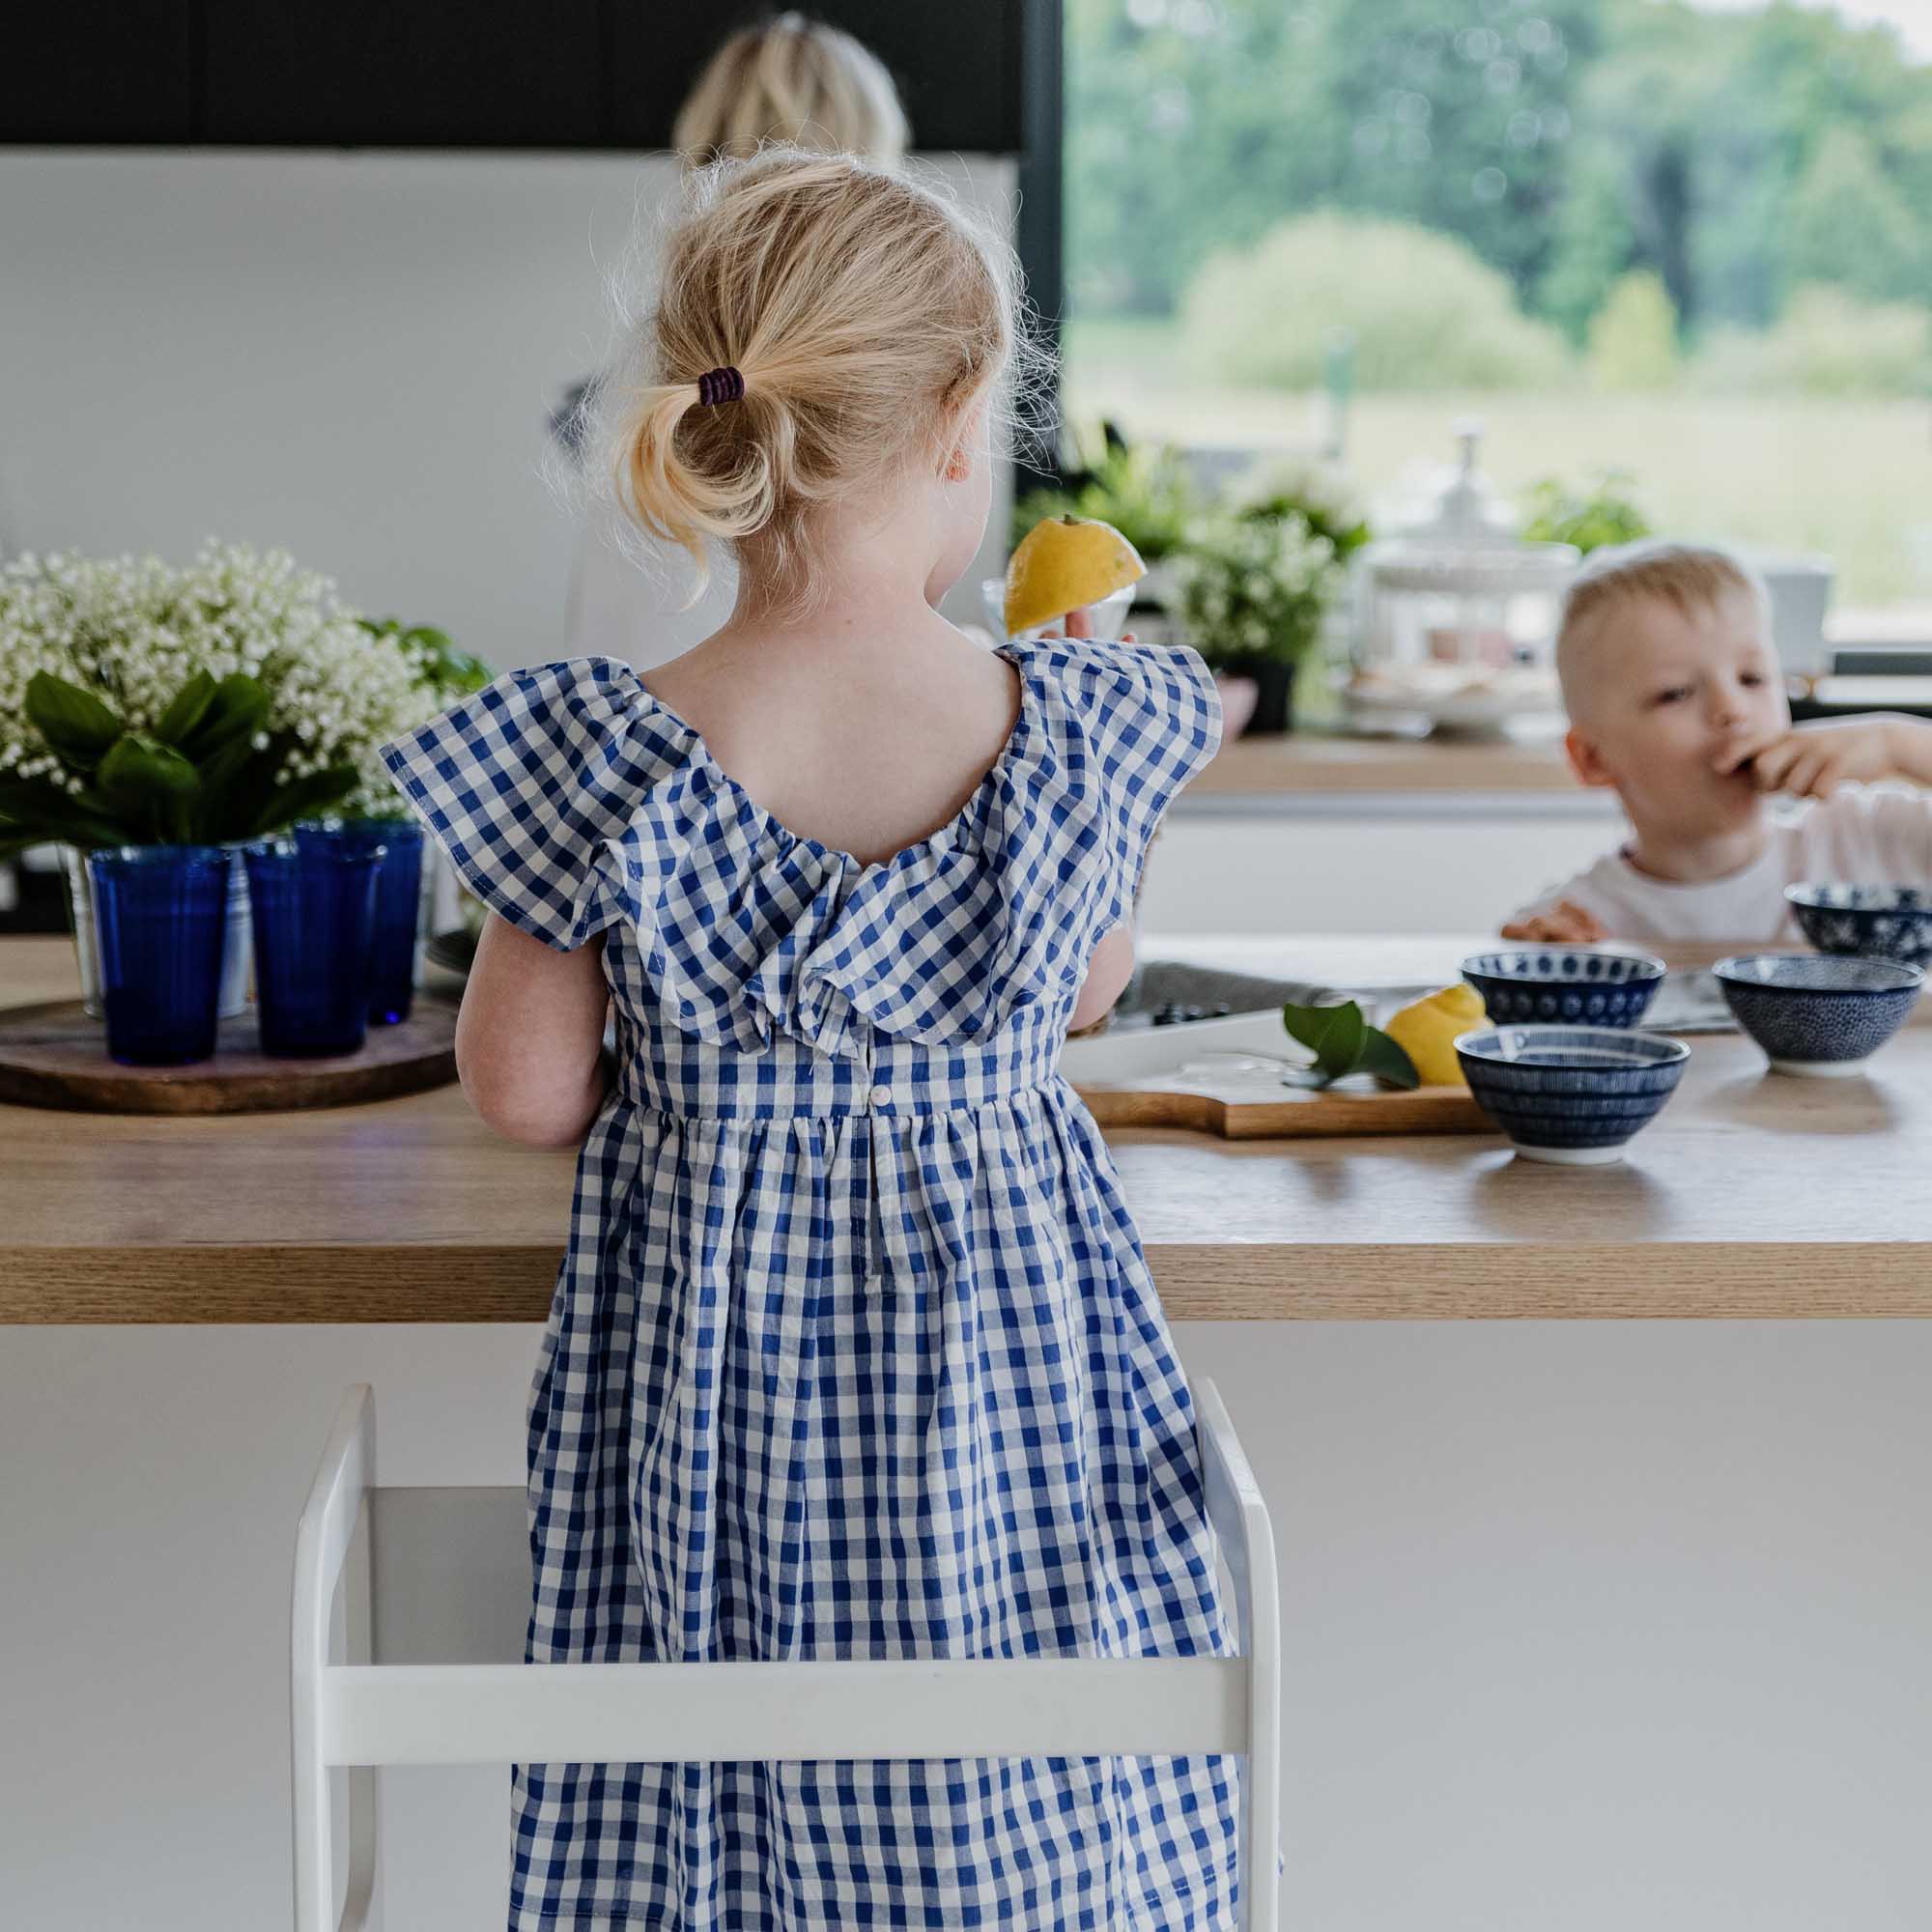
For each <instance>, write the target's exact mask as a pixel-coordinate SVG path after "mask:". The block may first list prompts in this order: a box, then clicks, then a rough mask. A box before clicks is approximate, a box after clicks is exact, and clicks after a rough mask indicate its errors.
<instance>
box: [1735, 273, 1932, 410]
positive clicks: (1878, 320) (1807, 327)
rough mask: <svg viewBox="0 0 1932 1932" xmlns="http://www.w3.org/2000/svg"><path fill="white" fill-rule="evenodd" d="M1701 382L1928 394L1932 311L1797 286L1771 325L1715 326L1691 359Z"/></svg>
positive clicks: (1752, 388)
mask: <svg viewBox="0 0 1932 1932" xmlns="http://www.w3.org/2000/svg"><path fill="white" fill-rule="evenodd" d="M1696 376H1697V382H1698V384H1699V386H1700V387H1702V388H1705V389H1709V390H1717V391H1723V390H1735V391H1739V392H1744V393H1753V392H1755V393H1762V392H1763V391H1765V390H1777V391H1781V392H1784V393H1787V394H1797V395H1814V396H1896V395H1925V394H1927V393H1932V311H1929V310H1927V309H1926V308H1925V307H1924V306H1923V304H1921V303H1918V302H1878V303H1873V302H1861V301H1860V300H1859V299H1858V298H1856V297H1854V296H1849V295H1847V294H1846V293H1845V292H1844V290H1842V289H1835V288H1827V287H1822V286H1817V285H1813V286H1811V287H1807V288H1801V289H1799V290H1797V291H1796V292H1795V293H1794V294H1793V296H1792V298H1791V301H1790V304H1789V306H1788V307H1787V308H1786V309H1785V312H1784V316H1783V318H1782V320H1781V321H1779V322H1778V323H1777V324H1776V326H1775V327H1772V328H1769V329H1764V330H1757V329H1717V330H1714V331H1713V332H1712V334H1711V336H1710V338H1709V339H1708V341H1707V342H1706V344H1705V348H1704V352H1703V354H1702V355H1700V356H1699V357H1698V360H1697V363H1696Z"/></svg>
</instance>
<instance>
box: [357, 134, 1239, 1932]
mask: <svg viewBox="0 0 1932 1932" xmlns="http://www.w3.org/2000/svg"><path fill="white" fill-rule="evenodd" d="M1014 279H1015V278H1014V271H1013V268H1012V265H1011V261H1010V257H1009V252H1008V250H1007V249H1006V248H1005V246H1004V244H1002V243H1000V242H997V241H993V240H990V239H988V238H987V237H985V236H983V235H981V234H980V233H979V232H977V230H975V229H974V228H973V227H972V226H970V225H969V224H968V223H967V222H966V221H965V220H964V219H962V217H961V216H960V215H959V214H957V213H955V212H954V210H953V209H952V206H951V205H950V204H949V203H948V202H946V201H945V200H943V199H941V198H940V197H939V196H938V195H937V194H935V193H934V192H931V191H929V190H927V189H925V188H923V187H922V186H920V185H917V184H916V183H915V182H913V181H910V180H908V179H906V178H905V177H904V176H901V175H898V174H895V173H888V172H882V171H880V170H878V169H876V168H874V167H872V166H870V165H868V164H867V163H865V162H862V161H860V160H857V159H855V158H853V157H851V156H836V157H835V156H808V155H805V154H802V153H800V152H798V151H796V150H776V151H771V152H767V153H765V154H762V155H760V156H754V157H753V158H752V159H750V160H747V161H725V162H722V163H720V164H719V165H718V166H717V167H715V168H712V169H709V170H707V171H705V172H703V173H702V174H700V175H698V176H697V177H696V179H695V184H694V205H693V207H692V210H691V212H690V213H689V215H688V217H687V218H686V219H685V221H684V222H683V224H682V225H681V226H680V227H679V228H678V229H677V230H676V232H675V233H674V234H673V236H672V238H671V241H670V244H669V250H668V261H667V264H666V269H665V274H664V278H663V283H662V287H663V291H664V293H663V296H662V300H661V306H660V309H659V311H658V313H657V314H656V316H655V317H654V318H653V319H652V322H651V324H650V341H651V345H652V350H653V357H654V361H655V366H656V374H657V377H658V380H657V381H656V382H655V383H652V384H645V385H643V386H641V387H640V388H639V391H638V393H637V394H636V395H635V397H634V398H633V404H632V408H631V410H630V412H629V414H628V417H627V418H626V419H625V422H624V425H623V428H622V430H621V433H620V435H619V437H618V440H617V445H616V449H615V456H614V462H615V469H616V473H617V476H618V479H619V482H620V484H621V490H622V495H623V497H624V500H625V502H626V504H627V506H628V508H629V509H630V510H631V512H632V513H633V514H634V515H635V516H636V517H637V518H638V519H639V522H640V523H641V524H642V525H643V526H645V527H647V528H648V529H650V530H652V531H653V532H655V533H656V534H658V535H659V536H661V537H665V538H668V539H670V540H674V541H677V542H679V543H682V544H684V545H686V546H687V547H689V548H690V549H691V550H692V551H693V552H694V554H700V555H701V553H702V550H703V547H704V545H705V544H706V543H707V542H718V543H723V544H726V545H729V546H730V547H731V548H732V549H733V550H734V551H735V553H736V555H737V558H738V562H739V567H740V591H739V596H738V601H737V606H736V609H735V610H734V611H733V612H732V614H731V616H730V618H729V620H728V621H727V622H726V623H725V626H724V627H723V629H721V630H719V631H718V632H717V633H716V634H715V635H714V636H712V637H710V638H708V639H706V640H705V641H704V642H702V643H701V644H699V645H698V646H697V647H696V649H694V650H692V651H690V652H689V653H687V654H686V655H685V656H683V657H680V658H678V659H676V660H675V661H674V662H672V663H670V664H668V665H666V666H664V667H662V668H657V669H655V670H653V671H652V672H651V673H650V676H649V682H648V684H646V683H645V682H644V681H643V679H642V678H640V677H639V675H638V674H637V673H636V672H634V671H633V670H631V669H630V668H627V667H625V666H623V665H620V664H617V663H615V662H613V661H611V660H610V659H607V658H583V659H576V660H573V661H571V662H568V663H563V664H552V665H545V666H543V667H541V668H537V669H533V670H520V671H514V672H511V673H510V674H508V675H506V676H504V677H502V678H499V679H498V680H497V682H496V683H495V684H493V685H492V686H490V687H489V688H488V689H487V690H485V691H483V692H480V693H478V694H477V695H476V696H473V697H471V698H469V699H466V700H465V701H464V702H463V703H462V704H460V705H459V706H458V707H457V708H456V709H455V710H453V711H451V712H449V713H447V714H446V715H445V716H444V717H442V718H440V720H438V721H437V722H436V723H434V724H433V725H428V726H426V727H425V728H424V729H422V730H421V731H419V732H417V733H416V734H414V735H413V736H412V737H410V738H408V739H405V740H403V741H401V742H400V743H398V744H396V745H394V746H391V747H389V748H388V749H387V751H386V753H385V756H386V758H387V761H388V765H389V768H390V770H391V771H392V772H393V773H394V775H395V777H396V779H397V781H399V782H400V783H401V785H402V786H403V787H404V789H405V790H406V791H407V793H408V795H409V797H410V799H411V800H412V803H413V804H414V806H415V808H416V810H418V811H419V812H420V813H421V814H422V816H423V817H424V818H425V819H426V820H427V822H428V823H429V825H430V827H431V828H432V830H433V831H434V832H435V834H436V835H437V837H438V838H440V839H441V840H442V842H443V843H444V844H445V846H446V847H447V849H448V851H449V854H450V857H451V859H452V861H453V862H454V864H455V865H456V867H457V868H458V870H459V871H460V872H461V873H462V875H463V877H464V878H465V880H466V881H467V882H468V884H469V887H470V888H471V890H472V891H474V892H475V893H476V894H477V895H479V896H480V897H481V898H482V899H483V900H484V902H485V903H486V904H487V905H488V906H489V908H490V910H491V914H492V917H491V918H490V920H489V923H488V924H487V926H486V928H485V930H484V932H483V935H482V939H481V943H480V944H479V946H478V949H477V955H476V963H475V967H474V970H473V972H472V974H471V976H470V980H469V987H468V991H467V993H466V997H465V999H464V1003H463V1013H462V1020H461V1024H460V1027H459V1031H458V1039H457V1052H458V1063H459V1066H460V1069H461V1073H462V1078H463V1084H464V1087H465V1090H466V1092H467V1093H468V1094H469V1096H470V1098H471V1100H472V1101H473V1103H474V1104H475V1106H476V1108H477V1109H478V1111H479V1112H480V1113H481V1114H482V1116H483V1118H484V1119H485V1120H486V1121H488V1122H491V1123H492V1124H493V1125H495V1126H496V1127H497V1128H498V1129H500V1130H501V1131H503V1132H505V1133H508V1134H511V1135H514V1136H516V1137H518V1138H519V1139H523V1140H527V1141H529V1142H531V1143H533V1144H537V1145H542V1146H550V1147H563V1146H569V1145H575V1144H577V1143H579V1142H583V1147H582V1154H581V1155H580V1157H579V1162H578V1170H577V1191H576V1200H575V1206H574V1209H573V1213H572V1219H571V1234H570V1245H569V1251H568V1253H567V1255H566V1257H565V1259H564V1262H563V1265H562V1268H561V1271H560V1273H559V1275H558V1279H557V1284H556V1292H555V1297H554V1303H553V1307H552V1313H551V1319H550V1322H549V1325H548V1328H547V1330H546V1334H545V1339H544V1344H543V1348H542V1350H541V1352H540V1356H539V1361H538V1367H537V1373H536V1378H535V1382H534V1386H533V1389H532V1392H531V1399H530V1407H529V1417H528V1420H529V1503H530V1513H531V1527H530V1536H531V1551H532V1556H533V1560H534V1566H535V1607H534V1614H533V1616H532V1618H531V1624H530V1638H529V1650H528V1654H529V1657H530V1659H531V1661H533V1662H626V1661H639V1660H712V1659H730V1658H766V1659H772V1658H785V1659H805V1658H895V1657H915V1656H946V1657H1015V1656H1033V1655H1063V1654H1066V1655H1071V1654H1078V1655H1083V1656H1153V1655H1159V1656H1187V1655H1194V1654H1220V1655H1226V1654H1229V1653H1231V1652H1232V1650H1233V1648H1234V1644H1233V1639H1232V1635H1231V1633H1230V1631H1229V1629H1228V1627H1227V1625H1226V1623H1225V1621H1224V1618H1223V1614H1222V1609H1221V1605H1220V1604H1219V1602H1218V1601H1217V1595H1216V1589H1215V1572H1214V1552H1213V1544H1212V1539H1211V1533H1210V1531H1209V1529H1208V1524H1207V1520H1206V1516H1205V1510H1204V1503H1203V1497H1202V1480H1201V1470H1200V1467H1199V1463H1198V1462H1197V1459H1196V1455H1195V1448H1194V1409H1193V1404H1192V1401H1191V1399H1190V1397H1189V1393H1188V1389H1187V1385H1186V1382H1185V1380H1184V1379H1183V1378H1182V1375H1181V1371H1180V1367H1179V1362H1178V1361H1177V1359H1176V1356H1175V1351H1174V1348H1173V1344H1172V1341H1171V1339H1170V1337H1169V1334H1168V1330H1167V1326H1166V1322H1165V1321H1164V1319H1163V1316H1162V1313H1161V1309H1160V1304H1159V1301H1158V1299H1157V1297H1156V1295H1155V1292H1154V1288H1153V1284H1152V1282H1151V1278H1150V1275H1149V1272H1148V1268H1147V1264H1146V1262H1145V1259H1144V1257H1143V1255H1142V1251H1141V1247H1140V1243H1139V1240H1138V1237H1137V1236H1136V1233H1135V1230H1134V1226H1133V1223H1132V1221H1131V1220H1130V1219H1129V1217H1128V1214H1127V1211H1126V1209H1125V1208H1124V1207H1123V1205H1122V1200H1121V1196H1120V1191H1119V1186H1118V1181H1117V1177H1116V1174H1115V1170H1114V1167H1113V1163H1112V1161H1111V1159H1110V1158H1109V1155H1108V1152H1107V1150H1106V1147H1105V1145H1104V1144H1103V1142H1102V1141H1101V1139H1100V1137H1099V1134H1098V1132H1097V1130H1096V1129H1095V1128H1094V1122H1093V1121H1092V1118H1091V1117H1090V1116H1089V1115H1088V1113H1087V1112H1086V1110H1085V1109H1084V1108H1083V1107H1082V1106H1081V1105H1080V1103H1079V1101H1078V1099H1077V1098H1076V1097H1075V1095H1074V1094H1073V1093H1072V1091H1071V1090H1070V1089H1069V1088H1068V1087H1067V1085H1066V1084H1065V1081H1064V1080H1063V1079H1062V1078H1061V1077H1060V1075H1059V1073H1058V1071H1057V1059H1058V1054H1059V1050H1060V1046H1061V1043H1062V1041H1063V1040H1064V1038H1065V1035H1066V1032H1067V1028H1068V1025H1069V1023H1073V1024H1079V1023H1084V1021H1085V1020H1087V1019H1088V1018H1091V1017H1092V1016H1093V1015H1094V1014H1095V1013H1098V1012H1100V1011H1103V1010H1104V1009H1106V1007H1108V1006H1109V1005H1110V1004H1111V1003H1112V1002H1113V1000H1114V998H1115V997H1116V996H1117V994H1118V992H1119V990H1120V988H1121V986H1122V983H1123V982H1124V980H1125V979H1126V977H1127V973H1128V970H1129V967H1130V966H1131V963H1132V945H1131V928H1130V926H1129V924H1128V923H1127V922H1128V915H1129V910H1130V907H1131V903H1132V898H1133V893H1134V888H1135V884H1136V881H1137V878H1138V875H1139V871H1140V867H1141V864H1142V861H1143V858H1144V856H1145V853H1146V850H1147V844H1148V839H1149V838H1150V836H1151V833H1152V832H1153V830H1154V827H1155V825H1156V823H1157V822H1158V820H1159V818H1160V816H1161V813H1162V811H1163V810H1164V809H1165V807H1166V805H1167V803H1168V801H1169V799H1170V798H1171V797H1172V796H1173V794H1174V793H1175V791H1176V790H1177V789H1178V788H1179V786H1180V785H1181V784H1182V783H1183V782H1184V781H1186V780H1187V779H1188V777H1189V776H1190V775H1191V774H1192V773H1193V772H1194V771H1196V770H1197V769H1198V768H1199V767H1200V766H1201V765H1203V764H1204V763H1206V762H1207V760H1208V757H1209V756H1210V755H1211V754H1212V753H1213V751H1214V749H1215V746H1216V744H1217V743H1218V741H1219V736H1220V717H1219V713H1218V711H1217V709H1216V703H1215V696H1214V687H1213V684H1212V681H1211V679H1210V677H1209V675H1208V671H1207V668H1206V667H1205V666H1204V665H1203V664H1202V662H1201V660H1200V658H1199V657H1198V656H1196V655H1195V654H1194V653H1192V652H1190V651H1183V650H1178V649H1172V648H1156V647H1136V646H1134V645H1132V644H1126V643H1101V642H1094V641H1091V640H1085V639H1048V640H1045V641H1040V642H1034V643H1027V644H1012V645H1008V646H1005V647H1003V648H1002V649H1000V650H999V651H998V652H992V651H987V650H984V649H981V648H980V647H978V646H976V645H975V644H973V643H971V642H970V641H968V640H967V639H965V638H963V637H962V636H961V634H960V633H959V632H957V631H955V630H954V629H953V628H952V626H951V625H950V624H948V623H947V622H946V621H945V620H944V619H942V618H941V617H940V616H939V615H938V614H937V613H936V611H935V610H934V608H933V607H934V605H935V604H936V602H937V600H938V599H939V598H940V596H941V595H942V594H943V593H944V592H945V591H946V589H947V588H948V587H949V586H950V585H951V584H952V582H953V581H954V579H955V578H956V577H957V576H958V574H959V573H960V572H961V571H962V570H963V569H964V567H965V565H966V563H967V560H968V559H969V558H970V557H971V556H972V555H973V554H974V552H975V550H976V548H977V546H978V544H979V541H980V535H981V532H982V530H983V527H984V524H985V518H986V512H987V501H988V472H989V468H990V463H991V433H990V423H991V421H992V419H993V417H994V414H995V412H996V411H997V407H998V404H999V400H1000V396H1001V393H1002V383H1003V378H1004V376H1005V374H1006V372H1007V369H1008V365H1009V358H1010V356H1011V355H1012V353H1013V350H1014V347H1015V327H1016V297H1015V291H1014ZM611 1001H614V1002H615V1007H616V1019H617V1036H616V1037H617V1052H616V1055H615V1058H614V1063H613V1062H612V1061H611V1059H610V1058H608V1057H606V1056H605V1055H603V1054H602V1052H601V1051H600V1048H601V1042H602V1037H603V1032H604V1026H605V1019H606V1009H607V1003H608V1002H611ZM586 1134H587V1140H586V1139H585V1136H586ZM1236 1769H1237V1767H1236V1763H1235V1762H1234V1761H1233V1760H1228V1759H1224V1758H1219V1757H1207V1756H1195V1757H1165V1758H1093V1757H1073V1758H1042V1759H1015V1758H999V1759H986V1760H977V1761H976V1760H958V1759H951V1760H936V1761H931V1762H897V1761H894V1762H876V1763H871V1762H858V1763H855V1762H851V1761H839V1762H781V1763H690V1764H635V1765H569V1764H533V1765H526V1766H521V1767H519V1768H518V1769H517V1772H516V1774H515V1779H514V1801H515V1808H516V1847H515V1857H514V1861H513V1864H512V1875H511V1901H510V1922H511V1924H512V1926H513V1927H522V1928H529V1932H535V1928H538V1927H545V1928H552V1927H562V1926H571V1927H589V1926H599V1927H602V1926H620V1925H621V1926H639V1927H641V1926H646V1925H648V1926H651V1927H653V1928H657V1932H697V1928H706V1932H748V1928H753V1927H758V1928H764V1927H770V1928H784V1932H794V1928H798V1932H803V1928H820V1927H824V1928H830V1927H838V1928H841V1932H842V1928H848V1927H857V1926H863V1925H880V1926H885V1925H898V1926H913V1927H931V1928H938V1927H948V1928H951V1927H958V1926H968V1925H985V1926H989V1927H990V1926H993V1925H1006V1926H1027V1927H1035V1926H1037V1927H1055V1928H1058V1927H1075V1926H1088V1927H1095V1928H1100V1927H1108V1928H1112V1927H1121V1928H1137V1932H1187V1928H1199V1932H1207V1928H1210V1927H1215V1928H1218V1927H1223V1926H1227V1925H1230V1924H1232V1923H1233V1914H1234V1911H1235V1895H1234V1893H1235V1852H1236V1776H1235V1774H1236Z"/></svg>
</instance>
